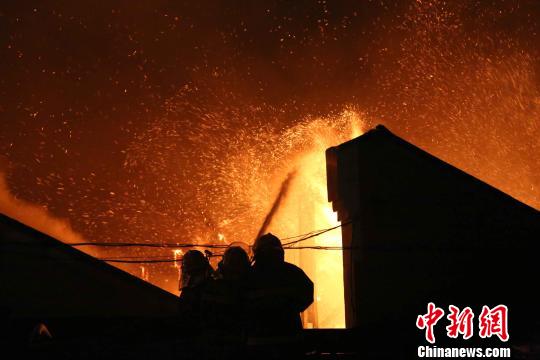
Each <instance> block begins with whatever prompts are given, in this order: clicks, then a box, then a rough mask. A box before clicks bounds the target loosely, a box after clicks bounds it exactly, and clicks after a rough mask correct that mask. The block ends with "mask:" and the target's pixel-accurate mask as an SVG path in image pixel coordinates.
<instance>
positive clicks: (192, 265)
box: [180, 234, 313, 359]
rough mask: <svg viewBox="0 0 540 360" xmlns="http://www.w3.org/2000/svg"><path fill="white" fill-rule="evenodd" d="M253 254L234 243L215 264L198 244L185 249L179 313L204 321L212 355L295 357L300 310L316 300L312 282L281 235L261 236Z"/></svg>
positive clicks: (208, 355) (202, 329) (205, 350)
mask: <svg viewBox="0 0 540 360" xmlns="http://www.w3.org/2000/svg"><path fill="white" fill-rule="evenodd" d="M252 251H253V259H250V258H249V256H248V254H247V252H246V251H245V250H244V249H243V248H242V247H240V246H230V247H229V248H228V249H227V250H226V251H225V253H224V255H223V258H222V259H221V261H220V262H219V264H218V267H217V269H216V270H214V269H213V268H212V266H211V265H210V262H209V261H208V259H207V258H206V257H205V256H204V254H203V253H202V252H200V251H198V250H190V251H188V252H186V254H185V255H184V257H183V261H182V276H181V280H180V289H181V294H180V313H181V316H183V317H185V318H190V319H191V320H192V321H193V323H194V324H198V325H199V326H200V333H201V335H202V338H203V339H204V341H203V343H204V344H205V345H204V346H202V347H201V350H202V353H203V355H204V357H206V358H208V359H238V358H260V359H275V358H283V357H284V356H286V357H288V358H290V357H291V356H294V355H295V354H297V355H299V354H300V352H301V344H300V341H301V330H302V321H301V318H300V313H301V312H302V311H304V310H305V309H306V308H307V307H308V306H309V305H310V304H311V303H312V302H313V282H312V281H311V280H310V279H309V277H308V276H307V275H306V274H305V273H304V272H303V271H302V269H300V268H299V267H297V266H295V265H292V264H289V263H287V262H285V257H284V250H283V246H282V244H281V241H280V240H279V239H278V238H277V237H276V236H274V235H272V234H266V235H263V236H261V237H260V238H258V239H257V240H256V241H255V243H254V245H253V247H252Z"/></svg>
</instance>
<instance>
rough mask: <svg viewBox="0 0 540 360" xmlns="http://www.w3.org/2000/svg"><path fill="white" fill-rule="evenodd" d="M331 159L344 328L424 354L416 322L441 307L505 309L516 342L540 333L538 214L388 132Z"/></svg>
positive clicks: (370, 135)
mask: <svg viewBox="0 0 540 360" xmlns="http://www.w3.org/2000/svg"><path fill="white" fill-rule="evenodd" d="M326 159H327V180H328V196H329V200H330V201H331V202H332V204H333V208H334V210H335V211H337V213H338V217H339V220H340V221H341V222H342V224H343V229H342V234H343V246H344V251H343V254H344V255H343V264H344V279H345V303H346V306H345V310H346V311H345V312H346V322H347V327H349V328H356V329H359V330H360V331H361V332H362V333H363V334H366V336H367V337H368V338H372V339H377V340H379V341H391V342H399V341H403V343H404V344H408V345H413V346H418V345H420V344H421V343H422V341H423V334H422V332H421V331H415V330H416V329H415V325H414V324H415V319H416V317H417V315H419V314H423V313H424V312H425V308H426V306H427V304H428V303H429V302H434V303H435V304H436V305H437V306H441V307H442V308H448V306H449V305H451V304H453V305H455V306H458V307H465V306H470V307H471V308H472V309H474V310H475V311H480V309H482V305H488V306H495V305H498V304H505V305H507V306H508V309H509V314H510V315H509V317H510V320H509V328H510V334H511V336H512V337H513V339H514V340H516V339H517V340H519V339H522V340H523V339H526V338H527V337H530V336H531V335H532V334H533V332H534V331H533V329H535V328H536V329H537V328H538V325H539V324H540V318H539V317H538V315H537V313H536V311H535V310H534V309H535V305H536V304H538V302H539V300H540V298H539V296H538V295H537V292H536V291H535V290H534V289H533V286H534V285H533V284H534V283H535V280H536V279H537V278H538V275H539V274H540V272H539V270H538V266H537V265H536V264H537V261H538V260H537V258H538V251H539V248H540V245H539V244H538V239H540V213H539V212H538V211H537V210H535V209H534V208H531V207H529V206H527V205H525V204H523V203H521V202H519V201H517V200H515V199H513V198H512V197H510V196H509V195H507V194H505V193H503V192H501V191H499V190H497V189H496V188H493V187H492V186H490V185H488V184H486V183H484V182H482V181H481V180H479V179H477V178H474V177H473V176H471V175H469V174H466V173H465V172H463V171H461V170H459V169H457V168H455V167H453V166H451V165H449V164H448V163H445V162H444V161H442V160H439V159H438V158H436V157H434V156H432V155H430V154H429V153H427V152H425V151H423V150H421V149H419V148H417V147H415V146H414V145H412V144H410V143H408V142H406V141H405V140H403V139H401V138H399V137H398V136H396V135H394V134H392V133H391V132H390V131H389V130H387V129H386V128H385V127H383V126H377V127H376V128H375V129H373V130H370V131H368V132H367V133H366V134H364V135H362V136H360V137H358V138H356V139H354V140H351V141H348V142H346V143H343V144H341V145H339V146H336V147H331V148H329V149H328V150H327V151H326ZM475 321H476V320H475ZM436 330H437V329H436ZM438 330H440V331H441V333H442V332H443V331H445V329H444V326H441V327H440V329H438ZM444 337H446V336H445V334H444V336H443V335H441V336H440V338H441V340H443V338H444ZM364 339H366V338H364ZM437 340H439V339H437ZM424 341H425V340H424ZM525 341H526V340H525ZM454 344H455V343H454ZM394 350H395V349H394Z"/></svg>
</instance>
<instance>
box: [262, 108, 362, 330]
mask: <svg viewBox="0 0 540 360" xmlns="http://www.w3.org/2000/svg"><path fill="white" fill-rule="evenodd" d="M332 121H342V122H344V124H346V125H347V126H346V131H344V130H345V129H341V131H336V129H329V128H328V127H327V125H328V123H329V122H332ZM361 127H362V121H361V118H360V115H359V114H358V113H355V112H344V113H343V114H341V115H340V117H339V118H338V119H318V120H315V121H313V122H311V123H310V124H309V125H308V129H303V131H305V130H308V131H306V134H308V136H309V137H310V138H308V139H306V138H304V141H306V140H307V143H308V146H305V147H303V148H302V150H301V151H299V152H298V153H295V154H293V155H292V156H291V158H290V159H289V161H287V162H286V163H287V168H286V169H283V170H286V171H283V174H287V171H291V170H295V171H296V176H295V178H294V180H293V181H292V184H291V185H290V189H289V191H288V196H287V198H286V199H285V201H284V204H283V205H282V207H281V208H280V209H279V210H278V212H277V214H276V216H275V217H274V219H273V220H272V223H271V224H270V227H269V230H270V231H271V232H275V233H276V234H277V235H279V236H282V237H286V236H290V235H297V234H303V233H308V232H311V231H313V230H320V229H326V228H330V227H334V226H336V225H339V222H338V221H337V215H336V214H335V213H334V212H333V210H332V206H331V204H330V203H329V202H328V198H327V189H326V158H325V150H326V149H327V148H328V147H330V146H334V145H338V144H340V143H342V142H343V141H347V140H350V139H352V138H354V137H356V136H359V135H360V134H361V132H362V130H361ZM274 186H276V184H274ZM284 242H286V240H285V241H284ZM299 245H300V246H341V245H342V243H341V229H340V228H337V229H335V230H332V231H329V232H327V233H324V234H322V235H320V236H317V237H314V238H312V239H309V240H307V241H304V242H302V243H300V244H299ZM286 259H287V261H289V262H292V263H294V264H296V265H297V266H299V267H301V268H302V269H303V270H304V271H305V272H306V273H307V274H308V276H309V277H310V278H311V279H312V280H313V281H314V283H315V302H314V304H313V305H312V306H311V307H310V308H309V309H308V310H307V311H306V312H305V313H304V325H305V326H306V327H316V328H342V327H345V309H344V292H343V257H342V252H341V251H339V250H314V249H299V250H287V251H286Z"/></svg>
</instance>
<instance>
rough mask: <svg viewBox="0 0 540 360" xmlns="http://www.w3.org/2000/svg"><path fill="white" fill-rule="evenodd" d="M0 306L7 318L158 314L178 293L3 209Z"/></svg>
mask: <svg viewBox="0 0 540 360" xmlns="http://www.w3.org/2000/svg"><path fill="white" fill-rule="evenodd" d="M0 311H1V312H2V315H7V316H8V318H25V317H26V318H39V319H49V318H58V317H65V318H67V317H80V318H82V317H133V316H135V317H155V316H160V317H161V316H171V315H175V314H176V312H177V297H176V296H174V295H172V294H169V293H168V292H165V291H163V290H161V289H159V288H157V287H155V286H153V285H151V284H149V283H146V282H144V281H142V280H140V279H138V278H136V277H134V276H132V275H130V274H128V273H125V272H123V271H121V270H119V269H117V268H115V267H113V266H110V265H108V264H106V263H104V262H102V261H99V260H97V259H95V258H93V257H91V256H89V255H86V254H84V253H82V252H81V251H78V250H76V249H74V248H72V247H71V246H69V245H66V244H63V243H61V242H59V241H57V240H55V239H52V238H50V237H49V236H47V235H44V234H42V233H40V232H38V231H36V230H33V229H31V228H29V227H27V226H25V225H23V224H20V223H18V222H16V221H14V220H12V219H9V218H8V217H6V216H2V215H0Z"/></svg>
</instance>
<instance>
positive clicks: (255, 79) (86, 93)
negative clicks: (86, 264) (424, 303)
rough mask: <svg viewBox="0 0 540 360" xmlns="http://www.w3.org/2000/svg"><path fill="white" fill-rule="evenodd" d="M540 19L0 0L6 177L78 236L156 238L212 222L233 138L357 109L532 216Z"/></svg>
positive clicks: (522, 6)
mask: <svg viewBox="0 0 540 360" xmlns="http://www.w3.org/2000/svg"><path fill="white" fill-rule="evenodd" d="M538 19H540V3H539V2H538V1H534V0H529V1H526V0H524V1H501V0H495V1H490V2H489V4H488V2H486V1H465V0H459V1H446V2H445V1H431V2H427V1H395V2H392V1H235V2H232V1H184V2H180V1H158V0H152V1H110V2H109V1H107V2H95V1H50V2H46V3H44V2H41V1H10V2H8V1H4V2H2V4H1V5H0V59H1V63H0V165H1V166H2V167H3V170H4V171H5V173H6V174H7V178H8V183H9V185H10V188H11V189H12V192H13V193H15V194H16V195H17V196H19V197H20V198H22V199H25V200H28V201H31V202H33V203H36V204H40V205H45V206H47V207H48V209H49V210H50V211H51V212H52V213H53V214H54V215H56V216H59V217H63V218H67V219H69V220H70V222H71V224H72V225H73V227H74V228H75V229H76V230H77V231H79V232H81V233H82V234H83V235H84V236H86V237H88V238H92V239H98V238H99V239H104V240H111V239H113V240H117V239H118V238H120V240H127V239H135V240H142V239H144V240H147V239H154V240H155V239H162V238H163V237H164V236H165V235H164V234H166V233H165V232H164V231H163V226H166V227H168V230H169V231H171V229H173V230H175V229H177V228H178V229H180V228H182V229H184V230H185V231H188V230H186V229H191V228H190V225H189V224H191V223H193V222H194V219H195V218H200V217H201V214H203V215H202V217H205V221H215V219H206V215H205V214H207V213H212V211H206V212H205V209H206V208H218V207H220V204H219V203H218V202H217V201H218V200H216V199H220V196H213V195H212V193H213V190H212V189H213V188H214V187H220V186H221V187H223V186H224V184H219V180H217V181H218V183H217V184H216V182H215V181H216V180H215V179H214V177H213V176H211V174H212V173H213V172H214V171H215V170H216V169H215V168H212V167H211V166H209V165H208V163H209V162H210V163H212V162H215V159H216V158H218V157H219V156H221V155H223V154H224V153H227V152H228V151H230V148H231V147H234V146H236V148H235V149H237V147H238V145H237V144H236V145H234V146H233V145H232V143H231V141H232V140H231V139H239V135H238V134H237V132H238V131H239V129H241V130H242V134H243V135H242V136H244V137H243V138H240V140H241V139H245V136H246V135H245V134H246V133H247V134H249V133H250V132H252V133H253V134H258V135H257V136H260V134H261V128H265V129H268V130H265V131H269V132H270V133H272V134H279V132H280V131H282V130H283V129H286V128H288V127H291V126H293V125H295V124H297V123H299V122H301V121H305V119H306V118H309V117H314V116H329V117H331V116H332V114H336V113H339V112H340V111H342V110H343V109H344V108H347V107H349V108H354V109H356V110H358V111H360V112H362V113H363V114H364V115H365V117H366V121H368V122H369V123H370V124H376V123H379V122H381V123H384V124H386V125H387V126H388V127H389V128H390V129H391V130H393V131H394V132H395V133H397V134H398V135H401V136H403V137H404V138H406V139H408V140H410V141H412V142H414V143H416V144H418V145H419V146H421V147H423V148H425V149H426V150H428V151H430V152H432V153H434V154H435V155H437V156H440V157H442V158H443V159H445V160H447V161H449V162H451V163H453V164H455V165H457V166H459V167H461V168H463V169H465V170H466V171H468V172H471V173H473V174H474V175H476V176H479V177H480V178H482V179H484V180H485V181H488V182H489V183H491V184H493V185H495V186H497V187H500V188H501V189H503V190H504V191H507V192H509V193H510V194H512V195H513V196H515V197H517V198H519V199H521V200H523V201H525V202H527V203H528V204H530V205H533V206H535V207H536V208H538V207H540V190H539V188H540V175H539V174H540V163H539V161H540V160H538V159H539V158H540V156H538V154H539V150H540V144H539V140H538V139H540V124H539V123H540V93H539V87H538V86H539V81H538V79H539V77H538V70H539V69H540V67H539V64H540V63H539V59H540V57H539V53H538V52H539V50H540V49H539V47H540V39H539V30H540V20H538ZM171 139H172V140H171ZM247 142H249V141H247ZM216 148H217V150H216ZM218 162H219V161H218ZM218 165H219V164H218ZM220 166H224V165H223V164H221V165H220ZM179 189H181V190H182V191H180V190H179ZM173 196H174V201H173V200H171V199H172V197H173ZM156 214H158V215H159V216H161V217H158V218H159V219H161V220H159V221H158V220H155V221H156V222H161V224H162V225H157V224H154V223H152V220H149V219H156V216H157V215H156ZM163 224H165V225H163ZM188 233H189V231H188ZM166 236H168V235H166Z"/></svg>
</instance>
